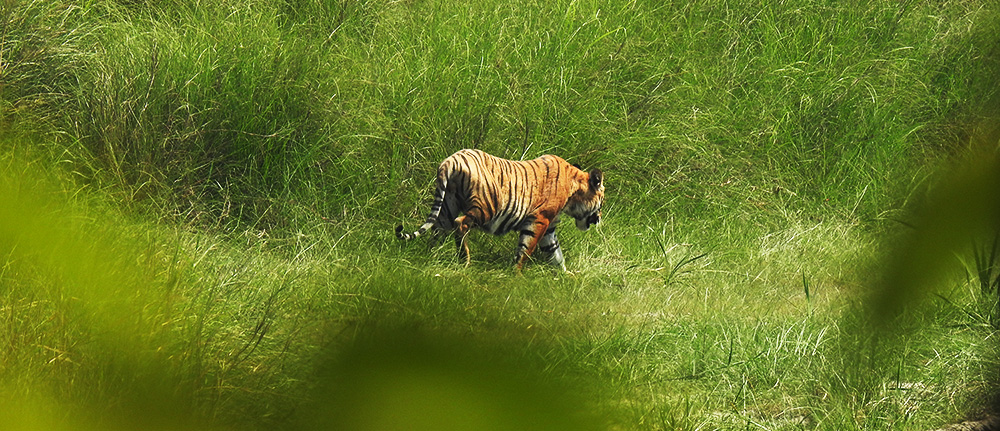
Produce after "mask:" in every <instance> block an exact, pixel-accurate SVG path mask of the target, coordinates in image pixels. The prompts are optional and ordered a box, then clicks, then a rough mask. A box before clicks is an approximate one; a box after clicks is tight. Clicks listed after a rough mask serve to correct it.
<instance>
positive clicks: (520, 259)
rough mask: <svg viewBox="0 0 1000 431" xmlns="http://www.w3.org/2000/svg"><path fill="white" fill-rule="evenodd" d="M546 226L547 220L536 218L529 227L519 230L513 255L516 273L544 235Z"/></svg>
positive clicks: (547, 224)
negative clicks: (515, 251) (515, 252)
mask: <svg viewBox="0 0 1000 431" xmlns="http://www.w3.org/2000/svg"><path fill="white" fill-rule="evenodd" d="M548 227H549V222H548V220H537V221H535V222H534V223H533V224H532V225H531V227H530V229H524V230H522V231H521V235H520V237H518V241H517V254H516V255H515V256H514V263H515V264H516V265H517V272H518V273H520V272H521V269H522V268H523V267H524V261H525V260H527V259H528V256H531V253H533V252H534V251H535V247H536V246H538V241H539V240H540V239H541V238H542V236H543V235H545V231H546V230H547V229H548Z"/></svg>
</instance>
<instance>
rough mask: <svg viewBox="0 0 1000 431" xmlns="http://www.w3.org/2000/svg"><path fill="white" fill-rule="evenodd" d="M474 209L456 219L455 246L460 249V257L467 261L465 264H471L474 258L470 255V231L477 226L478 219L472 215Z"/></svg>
mask: <svg viewBox="0 0 1000 431" xmlns="http://www.w3.org/2000/svg"><path fill="white" fill-rule="evenodd" d="M471 212H472V211H470V212H467V213H465V215H463V216H459V217H458V218H456V219H455V224H456V225H457V226H458V228H457V229H456V230H455V247H456V248H457V249H458V258H459V259H461V260H464V261H465V266H469V263H470V262H471V261H472V258H471V257H470V256H469V241H468V240H467V237H468V236H469V231H470V230H472V228H473V227H475V226H476V219H475V217H472V216H471V215H470V213H471Z"/></svg>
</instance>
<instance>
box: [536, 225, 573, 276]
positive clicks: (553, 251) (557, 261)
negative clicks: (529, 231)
mask: <svg viewBox="0 0 1000 431" xmlns="http://www.w3.org/2000/svg"><path fill="white" fill-rule="evenodd" d="M538 249H539V250H541V252H542V253H545V254H546V255H547V256H549V263H551V264H552V265H554V266H556V267H558V268H559V269H561V270H562V271H563V272H569V271H567V270H566V262H565V260H564V259H563V253H562V249H561V248H560V247H559V239H558V238H556V228H555V226H549V228H548V230H546V231H545V235H544V236H542V239H540V240H539V241H538Z"/></svg>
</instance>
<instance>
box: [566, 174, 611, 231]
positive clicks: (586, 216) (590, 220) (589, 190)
mask: <svg viewBox="0 0 1000 431" xmlns="http://www.w3.org/2000/svg"><path fill="white" fill-rule="evenodd" d="M586 181H587V187H586V188H582V187H581V188H580V189H579V190H577V191H576V193H573V195H572V196H570V198H569V201H568V202H567V203H566V214H569V215H570V216H571V217H573V218H574V219H576V228H577V229H580V230H587V229H590V226H591V225H595V224H598V223H600V222H601V206H602V205H604V173H602V172H601V170H600V169H594V170H592V171H590V174H589V175H588V177H587V180H586Z"/></svg>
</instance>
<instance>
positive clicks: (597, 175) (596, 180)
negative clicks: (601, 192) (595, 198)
mask: <svg viewBox="0 0 1000 431" xmlns="http://www.w3.org/2000/svg"><path fill="white" fill-rule="evenodd" d="M603 183H604V173H603V172H601V170H600V169H594V170H592V171H590V188H591V190H597V189H599V188H601V184H603Z"/></svg>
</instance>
